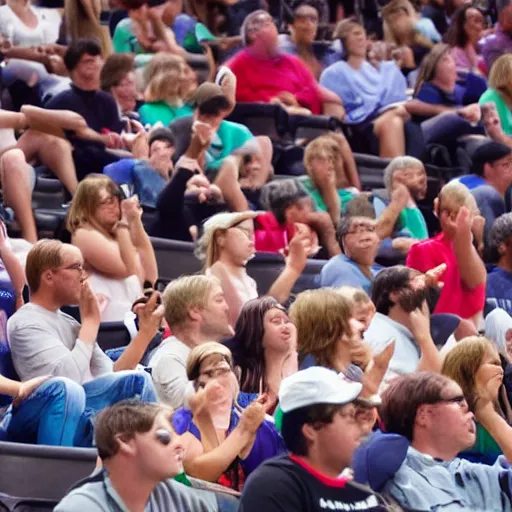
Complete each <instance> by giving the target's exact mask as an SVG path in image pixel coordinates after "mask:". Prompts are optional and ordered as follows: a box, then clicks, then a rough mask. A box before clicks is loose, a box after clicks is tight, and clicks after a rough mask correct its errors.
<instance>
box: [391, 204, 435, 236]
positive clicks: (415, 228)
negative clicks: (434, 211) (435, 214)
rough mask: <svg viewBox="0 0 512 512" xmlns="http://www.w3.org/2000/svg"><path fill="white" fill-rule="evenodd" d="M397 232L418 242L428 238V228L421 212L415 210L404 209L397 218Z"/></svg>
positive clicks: (417, 209)
mask: <svg viewBox="0 0 512 512" xmlns="http://www.w3.org/2000/svg"><path fill="white" fill-rule="evenodd" d="M398 228H399V231H405V232H406V233H407V234H408V235H409V236H410V237H412V238H416V239H418V240H426V239H427V238H428V228H427V223H426V222H425V218H424V217H423V214H422V213H421V210H420V209H419V208H417V207H415V208H408V207H406V208H404V209H403V210H402V211H401V212H400V217H399V218H398Z"/></svg>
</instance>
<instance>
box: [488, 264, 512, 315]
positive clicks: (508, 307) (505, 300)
mask: <svg viewBox="0 0 512 512" xmlns="http://www.w3.org/2000/svg"><path fill="white" fill-rule="evenodd" d="M486 295H487V301H488V302H489V303H492V304H495V305H496V306H497V307H499V308H501V309H504V310H505V311H506V312H507V313H508V314H509V315H512V272H508V271H507V270H503V269H502V268H499V267H495V268H494V269H493V270H492V272H491V273H490V274H489V275H488V276H487V291H486Z"/></svg>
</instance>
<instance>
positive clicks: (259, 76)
mask: <svg viewBox="0 0 512 512" xmlns="http://www.w3.org/2000/svg"><path fill="white" fill-rule="evenodd" d="M227 65H228V67H229V68H231V71H233V73H234V74H235V76H236V80H237V83H236V100H237V101H244V102H263V103H268V102H269V101H270V100H271V99H272V98H275V97H276V96H277V95H278V94H279V93H281V92H283V91H286V92H291V93H292V94H294V95H295V97H296V98H297V101H298V102H299V103H300V105H301V106H303V107H306V108H308V109H309V110H311V112H312V113H313V114H321V111H322V102H321V101H320V95H319V89H318V83H317V81H316V79H315V77H314V76H313V74H312V73H311V71H310V70H309V68H308V67H307V66H306V65H305V64H304V63H303V62H302V61H301V60H300V59H298V58H297V57H294V56H293V55H284V54H283V55H278V56H277V57H275V58H273V59H260V58H258V57H255V56H254V55H252V54H251V53H250V52H248V51H247V50H242V51H240V52H239V53H237V54H236V55H235V56H234V57H233V58H232V59H231V60H230V61H229V62H228V64H227Z"/></svg>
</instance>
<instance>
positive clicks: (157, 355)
mask: <svg viewBox="0 0 512 512" xmlns="http://www.w3.org/2000/svg"><path fill="white" fill-rule="evenodd" d="M189 352H190V348H189V347H187V346H186V345H185V344H184V343H183V342H181V341H180V340H179V339H178V338H176V336H171V337H169V338H167V339H165V340H164V341H162V343H161V344H160V345H159V346H158V347H157V349H156V350H155V352H154V354H153V356H152V357H151V359H150V360H149V366H150V367H155V366H157V365H158V364H159V363H160V362H161V361H162V360H165V361H166V364H168V363H169V360H170V359H171V360H174V361H176V362H178V363H180V364H183V366H185V363H186V360H187V357H188V354H189Z"/></svg>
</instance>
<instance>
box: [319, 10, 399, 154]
mask: <svg viewBox="0 0 512 512" xmlns="http://www.w3.org/2000/svg"><path fill="white" fill-rule="evenodd" d="M338 34H339V36H340V39H341V41H342V43H343V48H344V50H345V54H346V56H345V58H346V60H343V61H340V62H336V63H335V64H333V65H332V66H329V67H328V68H327V69H326V70H325V71H324V72H323V73H322V75H321V77H320V84H321V85H323V86H324V87H326V88H327V89H329V90H331V91H333V92H334V93H336V94H337V95H338V96H339V98H340V99H341V101H342V102H343V105H344V107H345V111H346V118H345V122H346V123H347V124H348V125H349V126H350V128H351V129H352V131H353V132H354V135H353V136H352V137H349V142H350V145H351V146H352V148H353V149H354V150H355V151H357V150H358V149H359V148H362V147H363V146H364V147H365V148H366V149H365V152H368V150H369V149H371V151H372V152H378V154H379V155H380V156H381V157H385V158H393V157H395V156H400V155H404V154H405V135H404V121H405V119H407V117H408V116H407V114H406V112H405V110H404V109H403V108H402V107H400V106H397V105H395V104H396V103H397V102H404V101H405V100H406V94H405V90H406V82H405V78H404V76H403V75H402V73H401V72H400V69H399V68H398V67H397V65H396V64H395V62H394V61H383V62H381V63H380V66H379V67H378V68H375V67H374V66H372V65H371V64H370V63H369V62H368V60H367V48H368V41H367V39H366V32H365V30H364V28H363V26H362V25H360V24H359V23H357V22H355V21H351V20H345V21H342V22H341V25H340V28H339V30H338Z"/></svg>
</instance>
